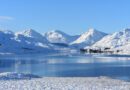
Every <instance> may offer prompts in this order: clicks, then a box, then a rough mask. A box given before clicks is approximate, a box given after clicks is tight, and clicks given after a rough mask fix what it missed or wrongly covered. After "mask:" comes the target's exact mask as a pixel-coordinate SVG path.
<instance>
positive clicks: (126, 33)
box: [93, 29, 130, 48]
mask: <svg viewBox="0 0 130 90" xmlns="http://www.w3.org/2000/svg"><path fill="white" fill-rule="evenodd" d="M128 44H130V29H124V30H123V31H119V32H115V33H113V34H110V35H107V36H105V37H103V38H102V39H101V40H100V41H98V42H96V43H95V44H94V45H93V47H101V48H105V47H107V48H119V47H122V46H124V45H128Z"/></svg>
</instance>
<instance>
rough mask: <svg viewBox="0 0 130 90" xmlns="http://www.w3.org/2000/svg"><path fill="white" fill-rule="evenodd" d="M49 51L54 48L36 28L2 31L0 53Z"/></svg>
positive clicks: (0, 32) (0, 34)
mask: <svg viewBox="0 0 130 90" xmlns="http://www.w3.org/2000/svg"><path fill="white" fill-rule="evenodd" d="M41 51H42V52H49V51H53V49H52V48H51V47H50V46H49V42H48V41H47V40H46V38H45V37H43V36H42V35H41V34H40V33H37V32H36V31H34V30H30V29H29V30H26V31H24V32H19V33H13V32H11V31H8V30H1V31H0V53H1V52H2V53H26V52H41Z"/></svg>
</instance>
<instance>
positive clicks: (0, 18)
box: [0, 16, 14, 21]
mask: <svg viewBox="0 0 130 90" xmlns="http://www.w3.org/2000/svg"><path fill="white" fill-rule="evenodd" d="M13 19H14V18H13V17H10V16H0V21H10V20H13Z"/></svg>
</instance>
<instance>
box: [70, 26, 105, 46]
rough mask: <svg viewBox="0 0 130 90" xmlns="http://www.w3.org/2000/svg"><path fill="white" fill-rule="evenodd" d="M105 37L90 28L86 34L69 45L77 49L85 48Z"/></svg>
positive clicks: (102, 33) (103, 34)
mask: <svg viewBox="0 0 130 90" xmlns="http://www.w3.org/2000/svg"><path fill="white" fill-rule="evenodd" d="M105 35H107V34H106V33H104V32H100V31H98V30H96V29H93V28H91V29H89V30H88V31H87V32H85V33H83V34H82V35H81V36H80V37H79V38H78V39H77V40H75V41H74V42H72V43H71V45H72V46H75V47H78V48H84V47H85V46H91V45H93V44H94V43H95V42H97V41H99V40H100V39H101V38H103V37H104V36H105Z"/></svg>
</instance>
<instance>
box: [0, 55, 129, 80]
mask: <svg viewBox="0 0 130 90" xmlns="http://www.w3.org/2000/svg"><path fill="white" fill-rule="evenodd" d="M2 72H20V73H30V74H35V75H39V76H54V77H55V76H56V77H97V76H108V77H112V78H118V79H124V80H130V58H129V56H126V57H125V56H123V57H120V58H119V56H110V57H102V56H99V55H98V56H96V55H95V56H91V55H72V56H69V55H56V56H55V55H54V56H45V55H42V54H40V55H21V56H0V73H2Z"/></svg>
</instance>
